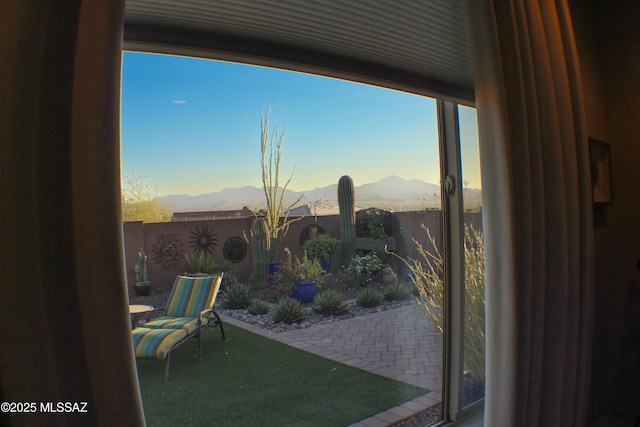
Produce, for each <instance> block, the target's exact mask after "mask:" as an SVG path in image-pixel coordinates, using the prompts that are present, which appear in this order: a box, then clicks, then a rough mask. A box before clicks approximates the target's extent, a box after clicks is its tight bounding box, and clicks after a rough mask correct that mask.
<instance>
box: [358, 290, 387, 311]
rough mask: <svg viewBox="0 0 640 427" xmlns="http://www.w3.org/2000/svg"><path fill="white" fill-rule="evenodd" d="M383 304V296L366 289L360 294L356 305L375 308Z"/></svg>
mask: <svg viewBox="0 0 640 427" xmlns="http://www.w3.org/2000/svg"><path fill="white" fill-rule="evenodd" d="M380 304H382V295H380V292H378V291H376V290H375V289H371V288H366V289H362V290H361V291H360V292H358V296H357V297H356V305H357V306H358V307H364V308H374V307H377V306H379V305H380Z"/></svg>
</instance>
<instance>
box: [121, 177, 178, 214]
mask: <svg viewBox="0 0 640 427" xmlns="http://www.w3.org/2000/svg"><path fill="white" fill-rule="evenodd" d="M148 180H149V176H147V175H143V176H139V175H136V174H135V173H134V174H133V175H131V176H126V177H124V178H123V180H122V181H123V185H122V220H123V221H144V222H165V221H169V220H170V219H171V211H170V208H169V207H167V206H165V205H162V204H161V203H160V201H159V200H158V199H157V198H156V196H157V194H158V189H157V187H152V186H151V185H150V184H148V182H147V181H148Z"/></svg>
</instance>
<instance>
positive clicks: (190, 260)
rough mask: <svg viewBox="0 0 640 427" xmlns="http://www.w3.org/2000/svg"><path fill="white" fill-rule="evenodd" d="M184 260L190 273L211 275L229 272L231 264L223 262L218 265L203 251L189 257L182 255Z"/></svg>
mask: <svg viewBox="0 0 640 427" xmlns="http://www.w3.org/2000/svg"><path fill="white" fill-rule="evenodd" d="M184 259H185V260H186V261H187V269H188V270H189V272H190V273H204V274H213V273H221V272H222V273H230V272H231V262H229V261H225V262H223V263H220V264H218V263H217V262H216V261H214V260H213V259H212V258H210V257H209V256H208V255H207V254H206V253H205V252H204V251H200V252H198V253H196V254H194V255H191V256H189V254H184Z"/></svg>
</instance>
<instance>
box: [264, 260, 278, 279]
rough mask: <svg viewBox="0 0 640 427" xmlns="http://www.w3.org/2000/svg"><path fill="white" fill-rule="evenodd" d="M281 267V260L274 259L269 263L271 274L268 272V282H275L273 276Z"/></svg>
mask: <svg viewBox="0 0 640 427" xmlns="http://www.w3.org/2000/svg"><path fill="white" fill-rule="evenodd" d="M279 268H280V261H273V262H270V263H269V274H267V283H268V284H271V283H273V276H275V275H276V273H277V272H278V269H279Z"/></svg>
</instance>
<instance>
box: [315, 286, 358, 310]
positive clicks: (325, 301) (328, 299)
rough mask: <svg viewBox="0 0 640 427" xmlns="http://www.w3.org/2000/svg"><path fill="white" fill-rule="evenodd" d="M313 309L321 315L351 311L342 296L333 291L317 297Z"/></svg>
mask: <svg viewBox="0 0 640 427" xmlns="http://www.w3.org/2000/svg"><path fill="white" fill-rule="evenodd" d="M312 308H313V311H315V312H316V313H320V314H341V313H344V312H346V311H347V310H348V309H349V307H348V306H347V303H346V302H344V297H343V296H342V294H341V293H339V292H336V291H332V290H328V291H325V292H322V293H320V294H318V295H316V297H315V299H314V300H313V306H312Z"/></svg>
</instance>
